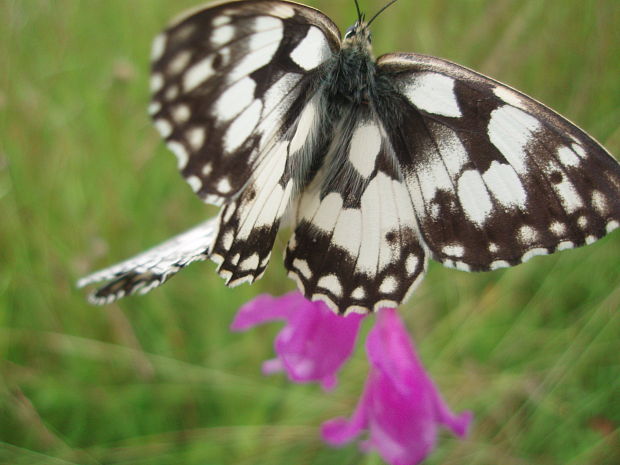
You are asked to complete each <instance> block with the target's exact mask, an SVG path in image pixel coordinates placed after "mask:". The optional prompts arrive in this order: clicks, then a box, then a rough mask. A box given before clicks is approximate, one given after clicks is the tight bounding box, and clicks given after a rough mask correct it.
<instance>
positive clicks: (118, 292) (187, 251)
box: [77, 219, 217, 304]
mask: <svg viewBox="0 0 620 465" xmlns="http://www.w3.org/2000/svg"><path fill="white" fill-rule="evenodd" d="M216 228H217V221H216V220H215V219H212V220H208V221H205V222H204V223H201V224H199V225H198V226H195V227H194V228H192V229H190V230H189V231H186V232H184V233H182V234H179V235H178V236H175V237H173V238H171V239H169V240H167V241H166V242H164V243H163V244H159V245H158V246H156V247H153V248H152V249H150V250H147V251H146V252H143V253H141V254H140V255H136V256H135V257H133V258H130V259H129V260H125V261H124V262H121V263H118V264H116V265H114V266H111V267H109V268H105V269H103V270H100V271H98V272H96V273H93V274H91V275H89V276H85V277H84V278H82V279H80V280H79V281H78V283H77V285H78V287H84V286H87V285H89V284H92V283H98V282H101V281H110V282H109V283H108V284H106V285H105V286H103V287H101V288H99V289H97V290H96V291H95V292H93V293H92V294H90V296H89V300H90V301H91V302H92V303H94V304H105V303H110V302H113V301H115V300H117V299H120V298H122V297H125V296H128V295H132V294H146V293H147V292H149V291H150V290H151V289H154V288H156V287H158V286H160V285H162V284H163V283H165V282H166V281H167V280H168V279H170V278H171V277H172V276H174V275H175V274H176V273H178V272H179V271H180V270H181V269H183V268H185V267H186V266H187V265H189V264H190V263H192V262H195V261H201V260H206V259H207V251H208V249H209V247H210V245H211V244H212V242H213V238H214V236H215V230H216Z"/></svg>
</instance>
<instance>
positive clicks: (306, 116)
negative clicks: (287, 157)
mask: <svg viewBox="0 0 620 465" xmlns="http://www.w3.org/2000/svg"><path fill="white" fill-rule="evenodd" d="M315 117H316V107H315V103H314V100H311V101H310V102H309V103H308V104H307V105H306V107H305V108H304V109H303V111H302V112H301V116H300V117H299V122H298V123H297V129H296V130H295V135H294V136H293V139H292V140H291V144H290V149H289V151H290V154H291V155H292V154H294V153H295V152H297V151H298V150H299V149H300V148H302V147H303V146H304V144H305V143H306V141H307V139H308V137H309V136H310V135H311V131H312V128H314V126H315V122H314V120H315Z"/></svg>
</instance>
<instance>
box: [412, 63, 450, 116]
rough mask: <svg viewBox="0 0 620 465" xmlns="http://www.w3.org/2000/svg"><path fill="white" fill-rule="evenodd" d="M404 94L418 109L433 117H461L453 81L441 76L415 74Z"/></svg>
mask: <svg viewBox="0 0 620 465" xmlns="http://www.w3.org/2000/svg"><path fill="white" fill-rule="evenodd" d="M403 92H404V94H405V96H406V97H407V99H409V101H410V102H411V103H412V104H413V105H414V106H416V107H417V108H418V109H420V110H423V111H426V112H428V113H432V114H435V115H442V116H449V117H460V116H462V113H461V109H460V108H459V103H458V100H457V98H456V94H455V93H454V79H452V78H450V77H448V76H444V75H443V74H438V73H431V72H424V73H416V74H415V75H414V76H413V80H412V82H411V83H410V84H408V85H407V86H406V87H405V89H404V91H403Z"/></svg>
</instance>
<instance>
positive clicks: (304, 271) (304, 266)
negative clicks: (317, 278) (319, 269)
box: [293, 258, 312, 279]
mask: <svg viewBox="0 0 620 465" xmlns="http://www.w3.org/2000/svg"><path fill="white" fill-rule="evenodd" d="M293 267H294V268H295V269H296V270H297V271H299V273H300V274H301V275H302V276H303V277H304V278H306V279H311V278H312V270H311V269H310V267H309V266H308V262H307V261H306V260H302V259H301V258H296V259H295V260H293Z"/></svg>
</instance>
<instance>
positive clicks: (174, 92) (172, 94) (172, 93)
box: [164, 86, 179, 100]
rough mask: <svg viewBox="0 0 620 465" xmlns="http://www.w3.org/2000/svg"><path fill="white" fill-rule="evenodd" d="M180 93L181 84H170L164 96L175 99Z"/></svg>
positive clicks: (167, 98)
mask: <svg viewBox="0 0 620 465" xmlns="http://www.w3.org/2000/svg"><path fill="white" fill-rule="evenodd" d="M178 95H179V86H170V88H169V89H168V90H167V91H166V93H165V94H164V96H165V97H166V100H174V99H175V98H177V96H178Z"/></svg>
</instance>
